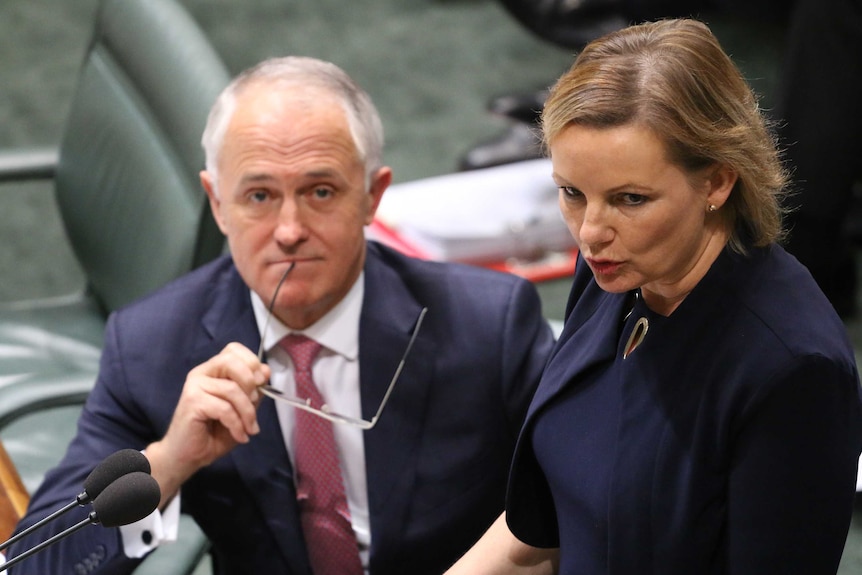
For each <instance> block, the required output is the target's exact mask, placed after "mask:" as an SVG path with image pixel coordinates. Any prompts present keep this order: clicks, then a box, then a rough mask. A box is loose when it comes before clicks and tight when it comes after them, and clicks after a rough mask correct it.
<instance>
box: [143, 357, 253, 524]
mask: <svg viewBox="0 0 862 575" xmlns="http://www.w3.org/2000/svg"><path fill="white" fill-rule="evenodd" d="M269 375H270V371H269V366H268V365H266V364H264V363H261V362H260V361H258V358H257V355H255V354H254V353H253V352H252V351H251V350H249V349H248V348H247V347H245V346H243V345H241V344H239V343H230V344H228V345H227V346H226V347H225V348H224V349H223V350H222V351H221V352H220V353H219V354H218V355H216V356H215V357H213V358H211V359H209V360H208V361H206V362H204V363H202V364H200V365H199V366H197V367H195V368H194V369H192V370H191V371H190V372H189V374H188V377H187V378H186V382H185V385H184V386H183V392H182V395H181V396H180V401H179V403H178V404H177V407H176V410H175V411H174V416H173V419H172V420H171V425H170V426H169V427H168V431H167V433H166V434H165V436H164V437H163V438H162V439H161V441H157V442H155V443H152V444H150V445H149V446H148V447H147V449H146V455H147V458H148V459H149V460H150V465H151V466H152V475H153V477H154V478H155V479H156V481H158V482H159V486H160V487H161V489H162V501H161V503H160V504H159V507H160V508H163V507H164V506H165V505H166V504H167V503H168V502H169V501H170V500H171V499H172V498H173V497H174V495H176V493H177V491H178V490H179V488H180V486H182V484H183V483H184V482H185V481H186V480H187V479H188V478H189V477H191V476H192V474H194V473H195V472H196V471H197V470H198V469H200V468H201V467H204V466H206V465H209V464H210V463H212V462H213V461H215V460H216V459H218V458H219V457H221V456H222V455H224V454H225V453H227V452H228V451H230V450H231V449H233V448H234V447H235V446H236V445H237V444H239V443H247V442H248V441H249V437H250V436H252V435H255V434H257V433H258V432H259V431H260V428H259V427H258V424H257V405H258V403H259V402H260V398H261V393H260V391H258V387H259V386H261V385H263V384H264V383H266V382H267V381H268V380H269Z"/></svg>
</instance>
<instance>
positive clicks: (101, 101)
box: [0, 0, 229, 575]
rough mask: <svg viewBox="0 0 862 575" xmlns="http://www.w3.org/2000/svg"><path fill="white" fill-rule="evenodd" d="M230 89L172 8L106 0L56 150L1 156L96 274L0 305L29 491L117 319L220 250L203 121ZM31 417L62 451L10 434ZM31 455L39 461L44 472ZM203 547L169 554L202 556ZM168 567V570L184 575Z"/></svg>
mask: <svg viewBox="0 0 862 575" xmlns="http://www.w3.org/2000/svg"><path fill="white" fill-rule="evenodd" d="M228 81H229V76H228V72H227V70H226V69H225V67H224V64H223V63H222V61H221V59H220V58H219V56H218V55H217V54H216V52H215V51H214V50H213V48H212V46H211V45H210V43H209V41H208V40H207V38H206V37H205V36H204V34H203V32H202V31H201V30H200V28H199V27H198V26H197V24H196V23H195V22H194V21H193V20H192V19H191V17H190V16H189V15H188V13H187V12H186V11H185V9H184V8H183V7H182V6H181V5H180V4H178V3H177V2H176V1H175V0H102V2H101V4H100V6H99V10H98V13H97V17H96V22H95V26H94V31H93V35H92V39H91V42H90V44H89V46H88V48H87V51H86V55H85V58H84V61H83V63H82V66H81V69H80V73H79V76H78V81H77V85H76V89H75V92H74V95H73V98H72V101H71V105H70V112H69V116H68V120H67V123H66V126H65V129H64V135H63V137H62V140H61V142H60V144H59V146H58V147H57V149H40V150H8V151H3V150H0V183H4V182H13V181H22V180H32V179H46V178H53V180H54V190H55V196H56V201H57V205H58V208H59V213H60V216H61V218H62V221H63V225H64V226H65V230H66V234H67V236H68V238H69V242H70V245H71V248H72V252H73V253H74V254H75V257H76V259H77V260H78V262H79V264H80V266H81V268H82V269H83V271H84V274H85V277H86V286H85V287H84V288H83V289H82V290H81V292H80V293H74V294H69V295H65V296H61V297H57V298H51V299H45V300H29V299H27V294H22V298H21V300H20V301H16V302H12V303H5V304H0V436H2V437H3V439H4V441H6V440H7V439H8V440H9V441H8V445H7V450H8V451H9V454H10V456H11V457H12V459H13V461H15V462H16V465H17V466H18V467H19V468H21V469H24V470H26V473H22V475H24V476H25V477H24V479H25V484H27V485H28V486H35V485H38V482H39V481H41V474H42V473H44V471H46V469H47V466H50V465H53V463H54V462H55V461H56V460H58V459H59V457H60V456H61V455H62V453H63V451H64V450H65V446H66V443H67V441H68V439H69V437H70V435H71V433H72V432H73V431H74V420H75V419H76V417H77V413H78V411H79V409H80V405H81V404H82V402H83V400H84V399H85V398H86V395H87V393H88V391H89V390H90V389H91V388H92V385H93V383H94V381H95V377H96V373H97V369H98V357H99V353H100V349H101V345H102V336H103V330H104V325H105V320H106V318H107V314H108V313H110V312H111V311H112V310H115V309H117V308H118V307H120V306H123V305H125V304H127V303H129V302H131V301H133V300H134V299H136V298H138V297H140V296H143V295H144V294H146V293H148V292H150V291H152V290H154V289H156V288H158V287H160V286H162V285H164V284H165V283H166V282H168V281H170V280H172V279H174V278H176V277H178V276H180V275H182V274H184V273H185V272H187V271H190V270H191V269H193V268H195V267H197V266H199V265H200V264H202V263H205V262H206V261H209V260H210V259H212V258H213V257H215V256H216V255H218V254H220V253H221V252H222V251H223V250H224V239H223V237H222V235H221V233H220V232H219V230H218V228H217V227H216V225H215V222H214V221H213V219H212V216H211V215H210V213H209V207H208V204H207V201H206V195H205V194H204V192H203V190H202V189H201V186H200V183H199V180H198V172H199V171H200V170H201V169H202V168H203V164H204V159H203V152H202V151H201V148H200V144H199V141H200V136H201V133H202V131H203V127H204V124H205V122H206V115H207V113H208V111H209V108H210V106H211V104H212V102H213V101H214V99H215V97H216V95H217V94H218V92H219V91H221V89H222V88H223V87H224V86H225V85H226V84H227V82H228ZM10 187H14V186H4V188H3V192H4V193H8V192H7V189H8V188H10ZM0 202H2V197H0ZM63 406H69V407H68V408H63ZM25 418H26V420H30V421H31V424H30V425H31V428H34V429H41V428H42V427H41V426H42V425H46V426H47V424H48V423H49V422H50V424H51V426H55V427H56V429H57V431H56V434H54V436H53V438H52V441H50V442H48V443H47V444H44V442H43V444H42V445H38V446H37V445H35V442H36V439H37V438H36V437H35V434H31V436H30V437H33V439H34V442H33V444H28V436H27V435H24V436H21V435H20V433H19V435H18V436H15V437H14V438H13V437H9V434H14V433H15V431H14V430H15V426H16V425H17V424H19V423H21V422H22V421H24V420H25ZM39 418H42V423H39ZM32 421H35V422H36V423H32ZM48 428H49V429H52V428H53V427H50V426H48ZM45 449H47V450H49V453H47V454H46V453H44V450H45ZM28 450H31V451H30V455H34V453H35V452H39V450H43V452H41V453H39V455H38V457H36V456H34V457H33V461H35V462H37V465H36V467H37V468H36V469H34V466H33V465H29V464H28V461H27V457H28ZM39 462H42V463H39ZM40 465H41V468H39V466H40ZM202 541H203V539H202V537H200V536H198V537H197V539H196V542H195V543H194V544H186V545H177V546H167V547H166V548H165V549H168V550H169V549H170V548H171V547H177V548H179V547H184V548H185V549H184V550H183V551H182V553H186V552H187V551H188V552H191V553H187V554H189V555H195V554H197V555H199V554H200V549H201V548H202V547H201V545H202ZM160 552H161V549H160V550H159V551H158V552H157V553H160ZM172 562H173V563H175V564H176V567H177V569H176V570H173V571H169V572H175V573H184V572H188V569H185V568H184V567H182V568H181V565H180V563H182V561H168V562H167V563H168V564H170V563H172ZM146 563H147V562H145V564H146ZM184 569H185V570H184ZM161 573H162V575H164V574H165V571H164V570H163V569H162V570H161Z"/></svg>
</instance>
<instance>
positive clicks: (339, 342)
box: [251, 271, 365, 361]
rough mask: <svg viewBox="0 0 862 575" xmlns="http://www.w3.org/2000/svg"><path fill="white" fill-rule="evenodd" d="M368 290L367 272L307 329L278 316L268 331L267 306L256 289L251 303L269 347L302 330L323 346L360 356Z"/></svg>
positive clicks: (344, 354)
mask: <svg viewBox="0 0 862 575" xmlns="http://www.w3.org/2000/svg"><path fill="white" fill-rule="evenodd" d="M364 293H365V272H364V271H363V272H360V274H359V277H358V278H356V281H355V282H354V283H353V286H351V288H350V291H348V292H347V295H345V296H344V297H343V298H342V299H341V301H340V302H338V303H337V304H336V305H335V307H334V308H332V309H331V310H329V311H328V312H327V313H326V315H324V316H323V317H322V318H320V319H319V320H317V321H316V322H315V323H313V324H312V325H310V326H308V327H307V328H305V329H304V330H301V331H299V330H293V329H290V328H288V327H287V326H286V325H284V324H283V323H281V321H279V319H278V318H277V317H275V316H272V318H271V319H270V321H269V325H268V326H267V328H266V333H263V328H264V324H265V323H266V316H267V315H268V314H267V306H266V304H265V303H264V302H263V300H262V299H261V298H260V296H258V295H257V294H256V293H255V292H253V291H251V306H252V309H253V310H254V319H255V321H256V323H257V329H258V331H259V332H261V333H263V336H262V339H263V344H264V349H265V350H266V351H269V350H270V349H272V348H273V347H274V346H275V345H276V344H277V343H278V342H279V341H281V340H282V338H284V337H285V336H286V335H288V334H291V333H301V334H302V335H304V336H306V337H309V338H311V339H313V340H314V341H316V342H317V343H319V344H320V345H322V346H323V347H325V348H327V349H329V350H330V351H333V352H335V353H337V354H339V355H342V356H344V357H345V358H346V359H348V360H351V361H352V360H355V359H356V358H357V357H358V356H359V316H360V314H361V312H362V298H363V295H364Z"/></svg>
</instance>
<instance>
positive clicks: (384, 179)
mask: <svg viewBox="0 0 862 575" xmlns="http://www.w3.org/2000/svg"><path fill="white" fill-rule="evenodd" d="M294 90H295V89H294ZM217 162H218V163H217V166H218V168H217V169H218V181H216V182H214V181H212V177H211V175H210V174H209V173H208V172H202V173H201V181H202V183H203V185H204V188H205V189H206V190H207V194H208V195H209V198H210V205H211V207H212V211H213V214H214V215H215V218H216V221H217V222H218V225H219V227H220V228H221V230H222V232H223V233H224V234H225V235H226V236H227V239H228V245H229V246H230V250H231V254H232V256H233V259H234V262H235V263H236V266H237V269H238V270H239V273H240V275H241V276H242V278H243V280H245V282H246V284H248V286H249V287H250V288H251V289H252V290H254V291H255V292H256V293H257V294H258V295H259V296H260V297H261V299H263V300H264V301H265V302H269V300H270V298H271V297H272V294H273V292H274V291H275V288H276V285H277V283H278V280H279V279H280V277H281V275H282V274H283V273H284V271H285V270H286V269H287V267H288V266H289V265H290V264H291V263H295V267H294V269H293V271H292V272H291V273H290V275H289V276H288V277H287V279H286V280H285V282H284V284H283V285H282V287H281V289H280V291H279V295H278V301H277V302H276V304H275V306H274V311H275V315H276V317H278V318H279V319H280V320H281V321H282V322H284V323H285V324H286V325H288V326H290V327H292V328H294V329H303V328H305V327H307V326H309V325H311V324H312V323H314V322H315V321H317V320H318V319H320V318H321V317H322V316H323V315H324V314H326V312H328V311H329V310H330V309H332V308H333V307H334V306H335V305H336V304H337V303H338V302H339V301H340V300H341V299H342V298H343V297H344V296H345V295H346V294H347V292H348V291H349V289H350V287H351V286H352V285H353V283H354V281H355V280H356V278H357V277H358V275H359V273H360V271H361V270H362V266H363V264H364V261H365V239H364V233H363V231H364V230H363V228H364V226H365V225H367V224H369V223H371V220H372V219H373V217H374V213H375V211H376V209H377V205H378V203H379V202H380V198H381V196H382V195H383V192H384V190H385V189H386V187H387V186H388V185H389V182H390V181H391V177H392V176H391V171H390V170H389V169H388V168H381V169H380V170H378V171H377V173H375V174H374V175H373V177H372V178H371V184H370V189H367V188H366V183H367V182H366V175H365V166H364V165H363V163H362V161H361V160H360V158H359V157H358V153H357V150H356V146H355V144H354V141H353V138H352V136H351V134H350V129H349V127H348V123H347V118H346V116H345V113H344V110H343V108H342V106H341V105H339V103H338V102H337V101H336V100H335V99H334V98H332V97H331V96H328V95H325V94H319V93H316V94H313V95H312V97H307V95H306V97H304V98H302V99H298V98H297V97H295V96H293V95H292V94H291V92H290V91H288V90H285V89H284V88H283V87H279V86H278V85H271V84H264V85H253V86H249V87H247V88H246V89H245V90H244V91H243V92H242V93H241V94H240V95H239V96H238V99H237V107H236V111H235V113H234V115H233V117H232V119H231V121H230V124H229V125H228V128H227V131H226V133H225V136H224V141H223V145H222V149H221V153H220V155H219V158H218V160H217ZM214 184H215V185H214Z"/></svg>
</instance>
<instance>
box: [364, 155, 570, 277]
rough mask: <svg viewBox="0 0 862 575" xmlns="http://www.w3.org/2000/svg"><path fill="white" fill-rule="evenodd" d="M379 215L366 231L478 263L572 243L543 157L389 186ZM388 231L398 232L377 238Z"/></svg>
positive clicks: (435, 255) (421, 251)
mask: <svg viewBox="0 0 862 575" xmlns="http://www.w3.org/2000/svg"><path fill="white" fill-rule="evenodd" d="M377 219H378V220H379V222H378V223H379V224H381V225H380V226H378V227H375V226H372V227H371V228H370V230H369V237H372V238H374V239H379V240H381V241H383V242H385V243H391V242H387V240H392V239H396V238H397V240H398V241H400V242H401V243H402V244H403V246H402V247H407V248H409V249H412V250H413V251H414V254H413V255H422V256H424V257H427V258H429V259H436V260H445V261H461V262H468V263H479V264H482V263H488V262H497V261H504V260H507V259H511V258H514V259H524V260H531V259H539V258H543V257H545V256H546V255H547V254H549V253H553V252H564V251H570V250H572V249H574V248H575V243H574V240H573V239H572V236H571V234H570V233H569V230H568V228H567V227H566V225H565V222H564V221H563V219H562V216H561V215H560V210H559V205H558V202H557V187H556V186H555V185H554V182H553V180H552V179H551V162H550V160H547V159H541V160H530V161H524V162H517V163H513V164H507V165H504V166H499V167H493V168H485V169H482V170H474V171H469V172H458V173H453V174H447V175H444V176H437V177H433V178H425V179H422V180H416V181H413V182H407V183H403V184H396V185H393V186H392V187H391V188H390V189H389V190H388V191H387V192H386V193H385V194H384V196H383V200H382V201H381V203H380V207H379V209H378V211H377ZM387 229H388V232H390V233H389V235H394V236H396V238H392V237H390V238H386V237H380V236H381V235H384V234H381V231H382V230H387ZM396 247H397V246H396Z"/></svg>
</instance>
